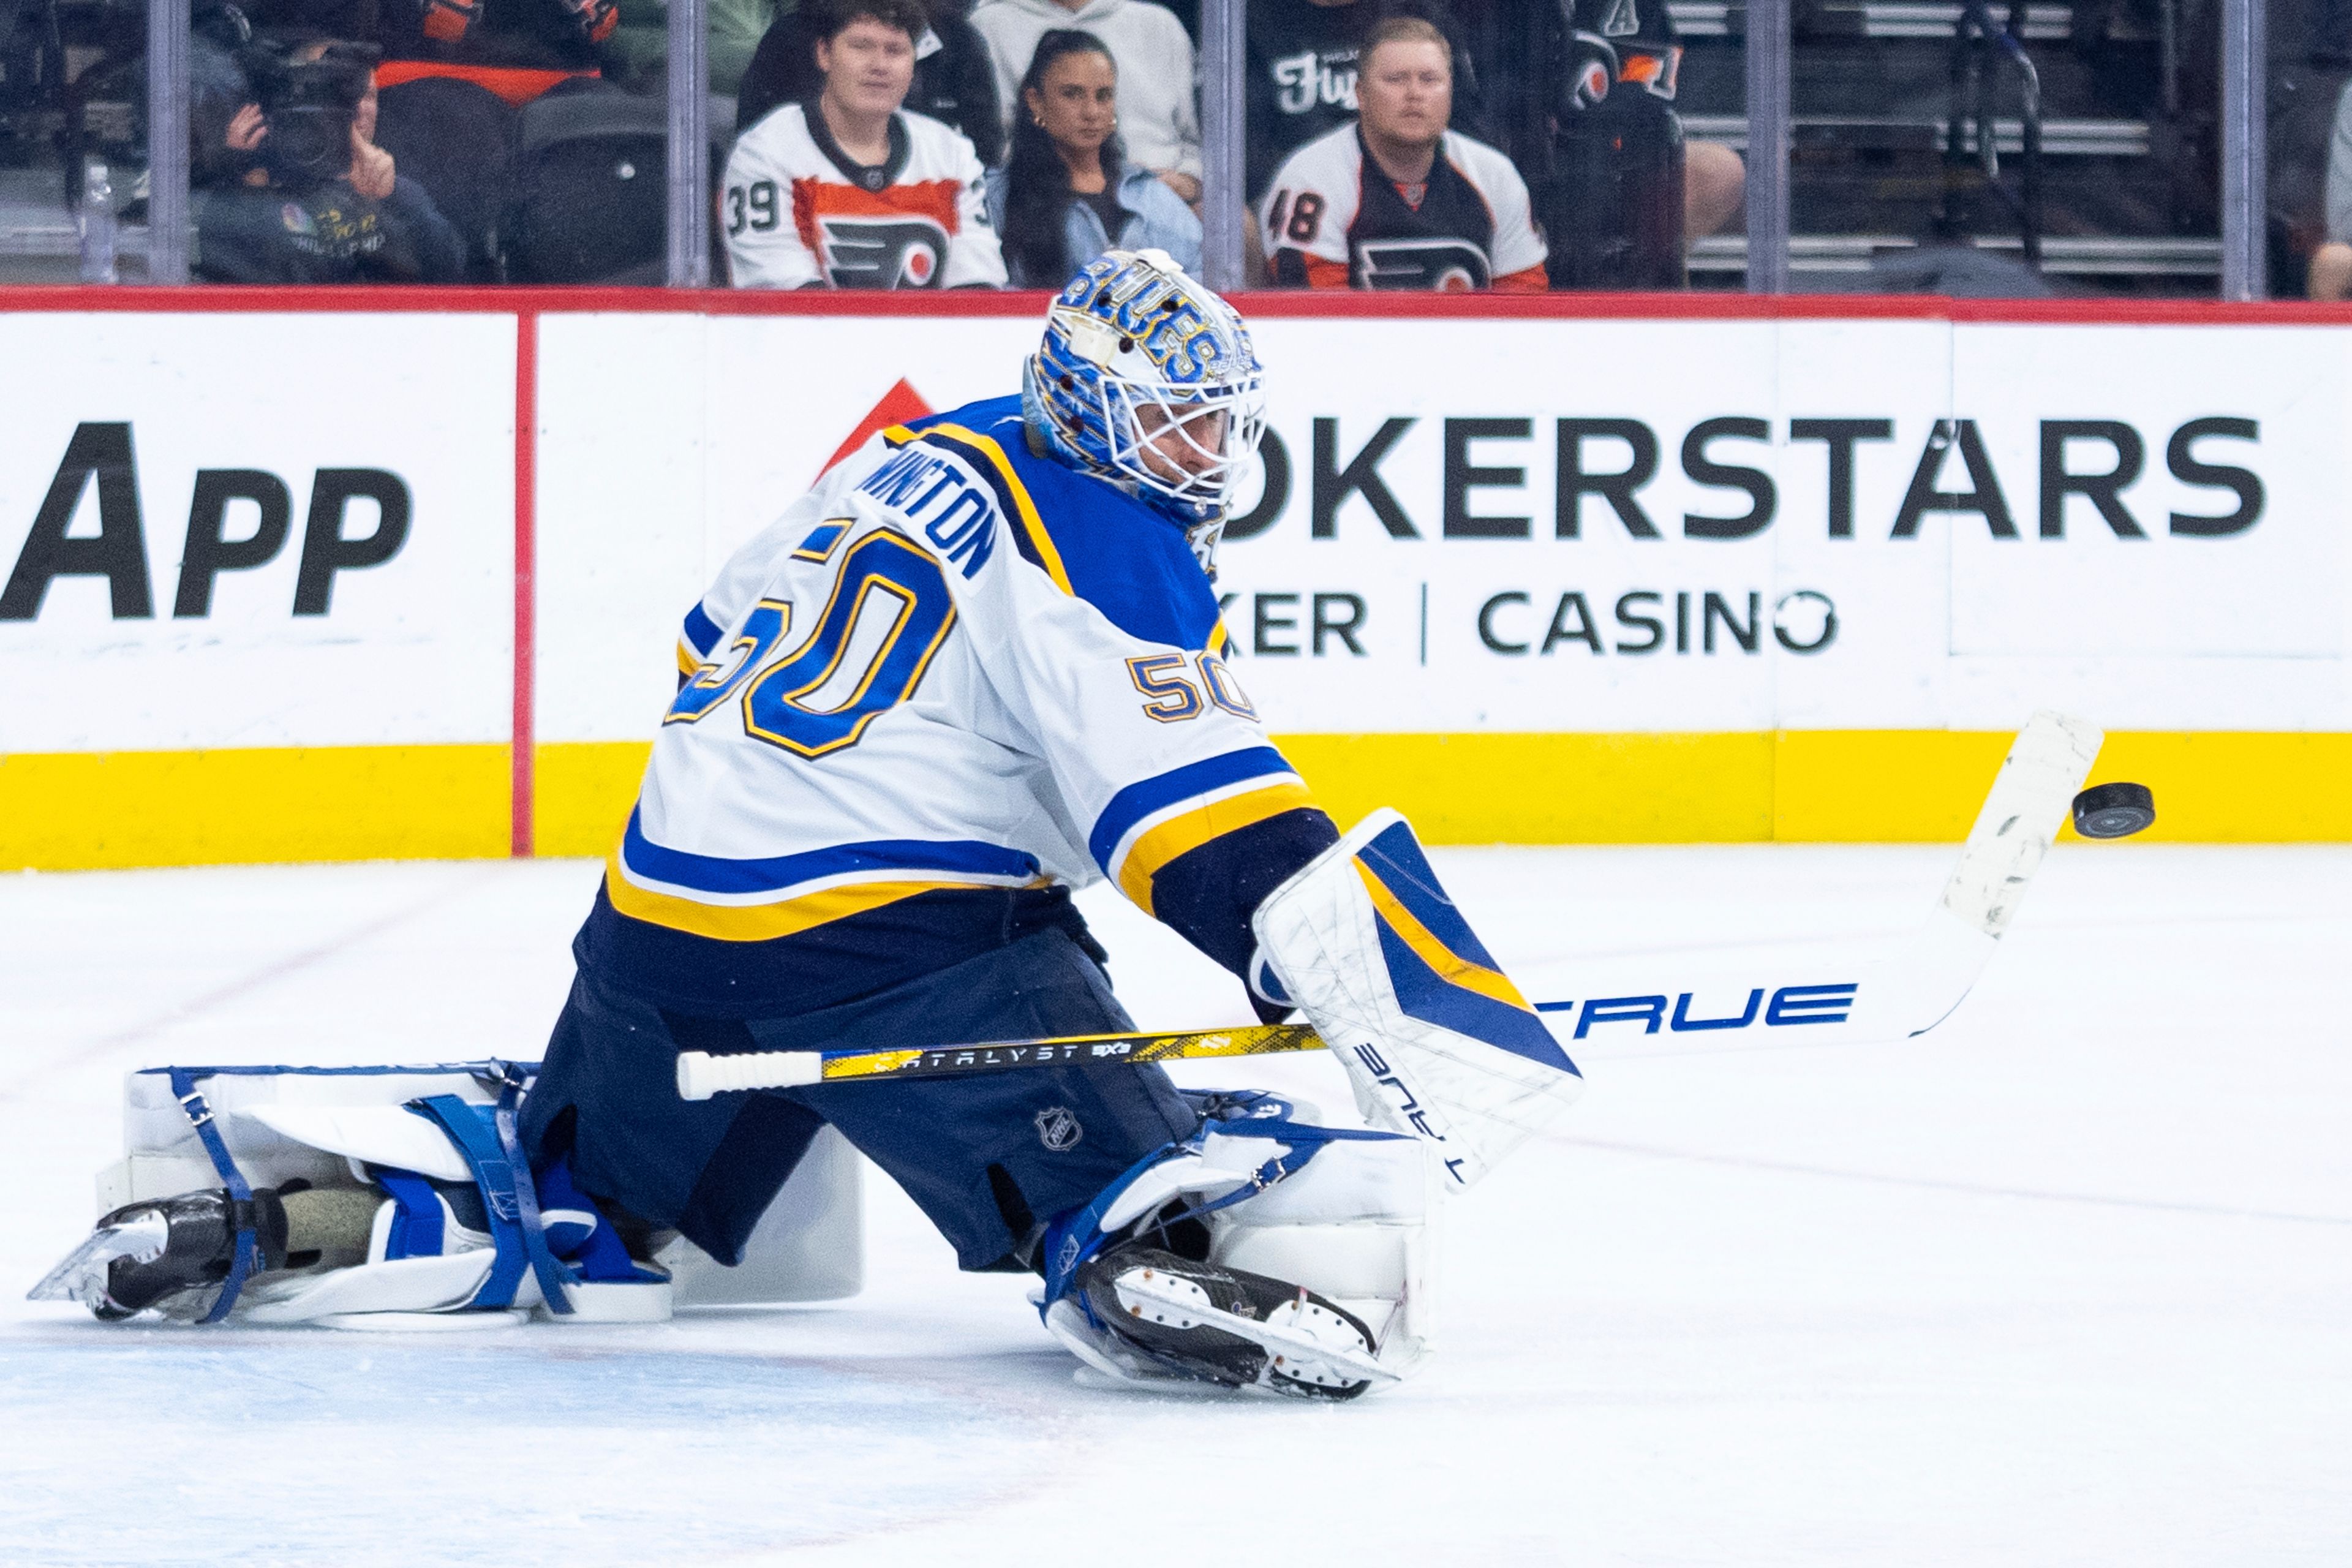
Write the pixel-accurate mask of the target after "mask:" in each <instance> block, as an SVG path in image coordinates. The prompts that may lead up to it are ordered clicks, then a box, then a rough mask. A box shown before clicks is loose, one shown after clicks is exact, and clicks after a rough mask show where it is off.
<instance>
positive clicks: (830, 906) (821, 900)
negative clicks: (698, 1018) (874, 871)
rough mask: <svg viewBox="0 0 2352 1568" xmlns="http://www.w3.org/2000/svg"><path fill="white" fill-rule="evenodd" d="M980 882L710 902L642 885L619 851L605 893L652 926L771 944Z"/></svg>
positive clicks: (858, 885)
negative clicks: (623, 867) (769, 901)
mask: <svg viewBox="0 0 2352 1568" xmlns="http://www.w3.org/2000/svg"><path fill="white" fill-rule="evenodd" d="M978 886H979V885H978V884H975V883H971V882H940V881H920V882H915V881H905V882H850V883H845V884H844V885H843V886H841V887H838V888H827V889H824V890H823V891H821V892H814V893H804V894H803V895H802V896H801V897H799V898H797V899H786V900H782V901H781V902H778V903H772V904H704V903H697V902H696V901H695V900H692V899H681V898H678V897H677V896H676V895H675V894H671V893H656V892H649V891H647V890H646V889H644V888H640V887H638V886H637V885H636V884H635V883H634V882H632V881H630V880H629V879H628V878H627V877H625V876H624V875H623V874H622V871H621V856H620V852H619V851H618V850H614V852H613V855H612V856H611V858H608V859H607V860H606V861H605V862H604V891H605V896H606V897H608V898H610V899H611V900H613V907H614V909H616V910H620V911H621V913H623V914H625V915H626V916H628V917H629V918H630V919H631V920H638V921H645V922H646V923H647V924H648V925H657V926H666V927H667V928H668V929H669V930H671V931H686V932H688V934H690V935H693V936H707V937H709V938H711V939H713V940H714V941H718V942H770V941H772V940H774V939H775V938H777V937H780V936H793V935H796V934H798V933H799V932H801V931H808V930H811V929H813V928H814V927H816V926H821V925H824V924H825V923H826V922H828V921H837V920H842V919H844V918H845V917H847V916H850V915H859V914H864V913H865V912H866V910H878V909H880V908H882V907H883V906H884V905H885V904H895V903H897V902H898V900H901V899H911V898H913V897H914V896H915V895H916V894H918V893H929V892H933V891H936V890H938V889H943V888H974V889H976V888H977V887H978Z"/></svg>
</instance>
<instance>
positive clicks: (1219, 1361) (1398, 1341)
mask: <svg viewBox="0 0 2352 1568" xmlns="http://www.w3.org/2000/svg"><path fill="white" fill-rule="evenodd" d="M1255 1109H1256V1110H1258V1111H1259V1112H1260V1114H1258V1115H1255V1116H1252V1117H1249V1118H1247V1119H1244V1120H1234V1121H1226V1120H1221V1119H1215V1118H1212V1119H1210V1120H1208V1121H1204V1122H1203V1123H1202V1128H1201V1130H1200V1131H1198V1132H1197V1133H1195V1134H1194V1135H1193V1136H1192V1138H1191V1139H1188V1140H1186V1141H1184V1142H1181V1143H1177V1144H1171V1146H1169V1147H1168V1148H1167V1149H1165V1150H1163V1151H1161V1152H1160V1153H1159V1154H1157V1155H1154V1156H1153V1157H1151V1158H1150V1159H1149V1160H1147V1161H1144V1162H1142V1163H1139V1164H1138V1165H1137V1166H1136V1167H1135V1168H1133V1169H1131V1170H1130V1171H1129V1172H1128V1173H1127V1174H1125V1175H1124V1176H1122V1177H1121V1178H1120V1179H1119V1180H1118V1182H1116V1183H1114V1184H1112V1185H1111V1186H1110V1187H1109V1188H1108V1189H1107V1190H1106V1191H1105V1192H1104V1193H1103V1194H1101V1195H1100V1196H1099V1197H1097V1199H1096V1200H1095V1202H1094V1203H1092V1204H1090V1205H1087V1207H1086V1208H1085V1209H1082V1210H1080V1211H1078V1212H1077V1213H1076V1214H1073V1215H1066V1216H1065V1217H1064V1218H1063V1219H1062V1220H1060V1221H1058V1222H1056V1223H1055V1225H1054V1226H1052V1227H1050V1228H1049V1230H1048V1232H1047V1235H1046V1255H1047V1257H1046V1275H1045V1289H1044V1291H1043V1292H1042V1293H1041V1295H1040V1297H1039V1300H1038V1304H1039V1308H1040V1311H1041V1313H1042V1315H1043V1316H1044V1318H1045V1326H1046V1328H1047V1329H1048V1330H1049V1331H1051V1332H1052V1333H1053V1334H1054V1336H1055V1338H1056V1339H1057V1340H1059V1341H1061V1342H1062V1343H1063V1344H1064V1345H1065V1346H1066V1348H1068V1349H1069V1350H1070V1351H1071V1352H1073V1353H1074V1354H1076V1356H1077V1357H1078V1358H1079V1359H1080V1360H1081V1361H1083V1362H1085V1363H1087V1364H1088V1365H1089V1366H1092V1367H1094V1368H1095V1369H1096V1370H1097V1371H1099V1372H1103V1373H1108V1374H1109V1375H1111V1376H1114V1377H1117V1378H1119V1379H1121V1380H1124V1381H1129V1382H1139V1383H1148V1382H1152V1381H1163V1382H1164V1381H1166V1380H1168V1379H1171V1378H1178V1379H1185V1380H1189V1381H1193V1382H1200V1383H1210V1384H1220V1385H1223V1386H1224V1387H1228V1388H1235V1389H1241V1390H1244V1391H1248V1392H1254V1393H1267V1394H1289V1395H1294V1396H1306V1397H1315V1398H1338V1399H1348V1398H1353V1397H1355V1396H1357V1395H1359V1394H1364V1393H1366V1392H1368V1391H1369V1390H1370V1389H1373V1388H1376V1387H1381V1386H1384V1385H1386V1384H1391V1383H1394V1382H1396V1381H1398V1380H1399V1379H1400V1378H1402V1376H1404V1375H1405V1374H1406V1373H1409V1372H1410V1371H1412V1369H1413V1367H1415V1366H1416V1365H1417V1364H1418V1363H1420V1361H1421V1359H1422V1358H1423V1354H1424V1353H1425V1351H1426V1348H1427V1341H1428V1333H1429V1330H1430V1326H1431V1321H1430V1313H1429V1306H1430V1301H1429V1289H1428V1283H1429V1282H1428V1268H1427V1264H1426V1258H1427V1254H1426V1249H1425V1231H1426V1226H1427V1221H1428V1214H1429V1204H1428V1199H1427V1188H1428V1170H1427V1164H1426V1163H1425V1162H1424V1161H1423V1158H1422V1157H1421V1154H1420V1152H1419V1151H1418V1149H1417V1147H1416V1146H1415V1144H1414V1143H1413V1142H1412V1140H1410V1139H1407V1138H1402V1137H1399V1136H1397V1135H1395V1134H1391V1133H1382V1132H1364V1131H1342V1130H1338V1129H1332V1128H1326V1127H1317V1126H1313V1125H1311V1124H1308V1123H1305V1122H1300V1121H1294V1120H1292V1119H1291V1118H1290V1117H1289V1115H1288V1108H1287V1107H1286V1106H1285V1105H1283V1104H1282V1102H1280V1101H1279V1100H1272V1099H1270V1098H1265V1097H1259V1098H1258V1099H1257V1100H1255Z"/></svg>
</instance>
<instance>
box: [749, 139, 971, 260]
mask: <svg viewBox="0 0 2352 1568" xmlns="http://www.w3.org/2000/svg"><path fill="white" fill-rule="evenodd" d="M723 216H724V217H725V219H726V223H727V258H728V262H729V265H730V268H731V270H732V272H733V274H734V282H735V287H737V288H738V289H805V288H808V287H810V286H811V285H824V286H825V287H828V288H834V289H961V288H966V287H969V286H972V285H980V286H982V287H987V288H1002V287H1003V284H1004V257H1003V252H1002V251H1001V250H1000V249H999V248H998V246H997V242H996V231H995V230H994V229H992V228H991V227H990V226H989V224H988V196H987V192H986V189H985V187H984V186H983V184H982V170H981V166H980V158H979V156H978V155H977V154H976V153H973V152H972V150H971V142H967V141H965V140H964V138H963V137H962V135H961V133H959V132H956V131H955V130H953V129H952V128H950V127H949V126H946V125H943V124H941V123H940V121H936V120H932V119H930V118H929V117H927V116H925V115H920V114H908V113H907V112H905V111H904V110H901V111H900V112H898V113H897V114H894V115H892V116H891V117H890V155H889V158H888V159H887V161H886V162H884V163H880V164H878V165H867V164H863V163H856V161H854V160H853V159H851V158H849V157H848V156H847V155H846V154H845V153H843V152H842V150H841V148H840V146H839V145H838V144H837V143H836V142H835V141H834V139H833V137H832V135H831V134H830V133H829V132H827V131H826V129H825V124H824V116H823V115H821V114H815V113H811V112H809V111H807V110H803V108H802V106H801V105H799V104H797V103H788V104H785V105H784V106H783V107H782V108H781V109H779V110H775V111H774V112H773V113H772V114H770V115H769V116H768V117H767V118H766V119H764V120H762V121H760V122H759V123H758V124H757V125H754V126H753V127H751V130H749V131H747V132H744V133H743V134H742V136H741V137H740V138H739V139H738V140H737V142H736V143H735V151H734V153H732V154H731V155H730V157H729V158H728V160H727V187H726V196H725V209H724V214H723Z"/></svg>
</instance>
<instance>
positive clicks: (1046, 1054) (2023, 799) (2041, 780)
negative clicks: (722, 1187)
mask: <svg viewBox="0 0 2352 1568" xmlns="http://www.w3.org/2000/svg"><path fill="white" fill-rule="evenodd" d="M2103 739H2104V737H2103V736H2102V735H2101V734H2100V732H2099V731H2097V730H2096V729H2094V728H2093V727H2092V726H2091V725H2089V724H2086V723H2084V722H2083V721H2081V720H2079V719H2070V718H2066V717H2064V716H2063V715H2060V714H2055V713H2037V714H2035V715H2034V716H2033V719H2032V721H2031V722H2030V723H2028V724H2027V725H2026V727H2025V728H2024V729H2023V730H2022V731H2019V733H2018V736H2017V740H2016V741H2015V742H2014V743H2012V744H2011V747H2010V749H2009V754H2008V756H2007V757H2006V758H2005V759H2003V761H2002V763H2001V767H2000V774H1999V775H1998V776H1997V777H1996V778H1995V779H1994V780H1993V784H1992V788H1991V790H1990V792H1988V793H1987V795H1986V796H1985V803H1984V806H1983V808H1982V809H1981V810H1980V811H1979V812H1978V814H1977V819H1976V824H1975V826H1973V827H1971V828H1970V829H1969V837H1968V840H1967V842H1966V843H1964V844H1962V845H1961V847H1960V854H1959V858H1958V861H1957V862H1956V863H1955V864H1954V866H1953V868H1952V874H1951V876H1950V877H1949V878H1948V879H1946V881H1945V883H1944V890H1943V894H1942V896H1941V897H1940V898H1938V899H1937V901H1936V907H1935V908H1934V909H1933V910H1930V911H1929V913H1928V916H1927V921H1926V923H1925V924H1923V925H1922V926H1920V927H1919V929H1918V930H1917V931H1914V932H1913V933H1912V934H1911V935H1910V936H1909V937H1908V938H1907V939H1906V940H1904V941H1902V942H1900V943H1899V944H1898V945H1896V946H1895V949H1894V951H1893V952H1889V953H1885V954H1882V955H1880V956H1878V957H1876V958H1865V959H1858V960H1857V959H1847V958H1836V959H1830V960H1817V959H1816V960H1806V961H1803V965H1802V967H1797V966H1793V965H1792V964H1791V963H1790V962H1789V961H1787V960H1776V959H1766V958H1759V957H1754V956H1744V955H1737V954H1723V953H1719V952H1718V953H1717V954H1716V955H1713V956H1710V955H1709V954H1708V953H1707V952H1704V951H1693V952H1682V953H1677V954H1675V955H1672V956H1671V957H1669V958H1634V959H1631V960H1619V959H1612V960H1610V961H1608V962H1607V963H1605V964H1604V963H1592V964H1590V965H1588V966H1586V967H1585V969H1584V972H1583V978H1582V981H1581V984H1580V985H1579V987H1578V989H1579V990H1580V992H1581V993H1582V994H1581V995H1580V996H1579V997H1575V998H1570V999H1566V1000H1560V1001H1553V1002H1538V1003H1537V1004H1536V1010H1537V1011H1538V1012H1539V1013H1543V1014H1547V1015H1549V1016H1550V1017H1551V1019H1552V1027H1553V1032H1554V1033H1555V1034H1558V1035H1559V1036H1560V1037H1562V1039H1563V1041H1564V1042H1565V1043H1566V1044H1567V1045H1568V1046H1569V1047H1570V1050H1571V1052H1573V1051H1574V1050H1575V1049H1577V1048H1579V1043H1580V1042H1585V1041H1600V1042H1603V1043H1612V1044H1613V1043H1618V1042H1621V1041H1626V1040H1630V1039H1631V1038H1633V1037H1634V1036H1635V1035H1636V1034H1637V1033H1638V1035H1640V1036H1643V1037H1647V1036H1653V1035H1659V1034H1661V1033H1664V1034H1670V1035H1697V1036H1700V1037H1703V1038H1704V1039H1705V1040H1706V1043H1708V1044H1709V1045H1716V1046H1721V1045H1730V1044H1735V1043H1738V1044H1747V1043H1756V1044H1761V1043H1765V1042H1767V1041H1770V1042H1772V1043H1799V1042H1801V1043H1804V1044H1808V1045H1828V1044H1832V1043H1835V1044H1858V1043H1863V1042H1868V1041H1879V1040H1895V1039H1905V1038H1908V1037H1913V1036H1916V1035H1923V1034H1925V1033H1927V1031H1928V1030H1929V1029H1932V1028H1934V1027H1935V1026H1937V1024H1939V1023H1941V1022H1943V1021H1944V1019H1945V1018H1947V1017H1948V1016H1950V1015H1951V1013H1952V1012H1953V1010H1954V1009H1956V1008H1957V1007H1958V1006H1959V1005H1960V1003H1961V1001H1962V1000H1963V999H1964V998H1965V997H1966V996H1967V995H1968V994H1969V990H1970V989H1971V988H1972V987H1973V986H1974V985H1975V984H1976V980H1977V977H1978V976H1979V974H1981V973H1984V967H1985V965H1986V963H1989V962H1990V960H1991V958H1992V955H1993V952H1994V951H1995V950H1996V949H1997V948H1998V947H1999V946H2000V936H2001V933H2002V932H2003V931H2006V930H2008V929H2009V922H2010V921H2011V918H2012V917H2013V916H2014V915H2015V914H2016V912H2017V906H2018V903H2019V901H2020V900H2021V899H2022V898H2023V896H2024V893H2025V889H2026V886H2027V884H2028V883H2029V882H2031V881H2032V877H2033V873H2034V872H2035V871H2036V870H2037V869H2038V868H2040V867H2041V864H2042V858H2043V857H2044V856H2045V855H2047V854H2048V853H2049V850H2050V846H2051V844H2052V843H2053V841H2054V840H2055V839H2056V838H2057V837H2058V829H2059V827H2060V826H2062V825H2063V823H2064V822H2065V820H2066V814H2067V809H2068V807H2069V805H2071V804H2072V802H2073V800H2074V795H2075V793H2076V792H2077V791H2079V790H2080V789H2081V788H2082V787H2083V781H2084V779H2085V778H2086V777H2087V776H2088V775H2089V773H2090V771H2091V764H2092V763H2093V762H2094V761H2095V760H2096V758H2097V756H2098V754H2099V746H2100V742H2101V741H2102V740H2103ZM1323 1048H1324V1041H1323V1039H1322V1037H1320V1036H1318V1035H1317V1034H1316V1032H1315V1031H1314V1030H1313V1029H1312V1028H1310V1027H1308V1026H1306V1025H1304V1024H1262V1025H1251V1026H1240V1027H1234V1028H1224V1029H1189V1030H1176V1031H1172V1032H1171V1031H1164V1030H1163V1031H1156V1032H1155V1031H1138V1032H1135V1033H1132V1034H1112V1035H1078V1036H1070V1037H1061V1038H1053V1039H1035V1040H1003V1041H996V1042H993V1043H989V1044H982V1045H966V1046H937V1047H909V1048H903V1049H894V1050H879V1051H877V1050H846V1051H757V1052H746V1053H737V1054H732V1055H726V1056H712V1055H710V1054H709V1052H705V1051H681V1052H679V1053H678V1058H677V1091H678V1094H679V1095H680V1097H682V1098H684V1099H687V1100H708V1099H709V1098H710V1097H711V1096H712V1095H714V1094H724V1093H730V1092H734V1091H740V1090H747V1089H793V1088H798V1087H801V1086H803V1085H808V1084H816V1083H835V1082H841V1081H846V1080H851V1079H884V1078H941V1077H949V1076H952V1075H955V1074H959V1073H967V1072H1001V1071H1004V1070H1006V1069H1009V1068H1032V1067H1059V1066H1068V1065H1073V1064H1076V1063H1083V1062H1103V1063H1111V1062H1127V1063H1141V1062H1167V1061H1192V1060H1199V1059H1202V1058H1218V1057H1246V1056H1265V1055H1269V1054H1274V1053H1278V1052H1286V1051H1309V1050H1321V1049H1323Z"/></svg>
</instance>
